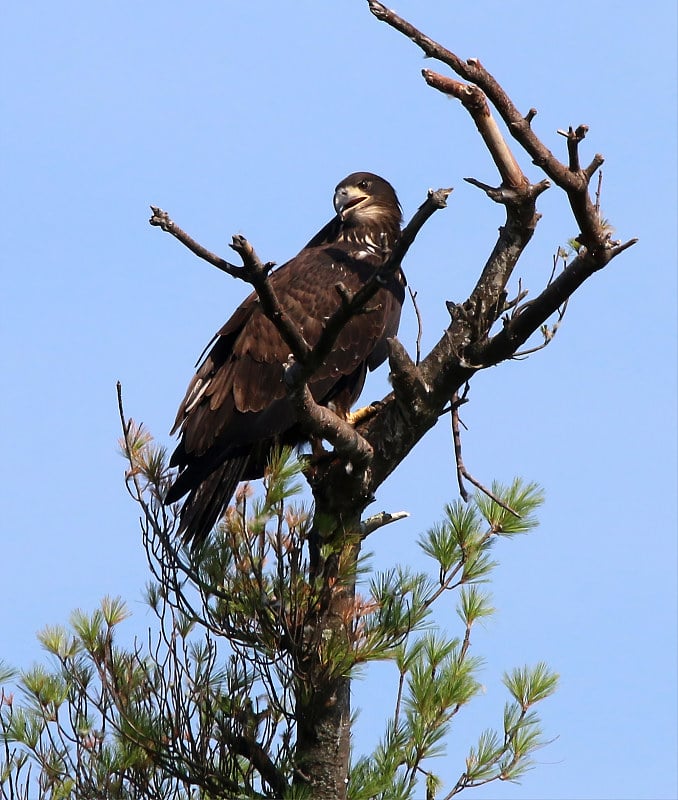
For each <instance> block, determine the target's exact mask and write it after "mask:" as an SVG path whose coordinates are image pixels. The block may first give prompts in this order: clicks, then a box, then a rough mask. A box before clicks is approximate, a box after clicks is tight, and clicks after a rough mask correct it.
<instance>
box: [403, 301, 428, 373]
mask: <svg viewBox="0 0 678 800" xmlns="http://www.w3.org/2000/svg"><path fill="white" fill-rule="evenodd" d="M407 291H408V292H409V293H410V299H411V300H412V306H413V307H414V313H415V315H416V317H417V344H416V353H417V355H416V358H415V360H414V363H415V364H416V365H417V366H419V362H420V361H421V337H422V334H423V332H424V325H423V322H422V318H421V312H420V311H419V306H418V305H417V293H416V292H413V291H412V287H411V286H408V287H407Z"/></svg>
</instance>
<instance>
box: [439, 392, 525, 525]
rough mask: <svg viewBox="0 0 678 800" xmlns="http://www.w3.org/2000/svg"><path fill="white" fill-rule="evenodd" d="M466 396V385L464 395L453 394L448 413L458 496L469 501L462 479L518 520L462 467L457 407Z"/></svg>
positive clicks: (503, 503)
mask: <svg viewBox="0 0 678 800" xmlns="http://www.w3.org/2000/svg"><path fill="white" fill-rule="evenodd" d="M467 394H468V384H467V385H466V390H465V391H464V394H463V395H462V396H461V397H459V395H458V393H457V392H455V394H454V396H453V397H452V409H451V411H450V417H451V420H452V441H453V443H454V460H455V464H456V467H457V483H458V485H459V494H460V496H461V499H462V500H463V501H464V502H465V503H468V501H469V493H468V492H467V491H466V487H465V486H464V479H466V480H467V481H468V482H469V483H472V484H473V485H474V486H475V487H476V489H479V490H480V491H481V492H482V493H483V494H485V495H487V496H488V497H489V498H490V500H492V501H494V502H495V503H496V504H497V505H498V506H501V507H502V508H503V509H505V510H506V511H508V512H510V513H511V514H513V516H514V517H518V518H520V514H519V513H518V512H517V511H514V509H512V508H511V506H509V505H508V504H507V503H505V502H504V501H503V500H502V499H501V498H500V497H497V495H496V494H494V492H492V491H490V489H488V488H487V486H484V485H483V484H482V483H481V482H480V481H479V480H477V479H476V478H474V477H473V475H471V473H470V472H469V471H468V470H467V469H466V467H465V465H464V460H463V458H462V455H461V432H460V430H459V423H460V420H459V406H461V405H462V404H463V403H466V402H468V401H467Z"/></svg>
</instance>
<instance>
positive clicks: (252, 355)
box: [165, 172, 404, 545]
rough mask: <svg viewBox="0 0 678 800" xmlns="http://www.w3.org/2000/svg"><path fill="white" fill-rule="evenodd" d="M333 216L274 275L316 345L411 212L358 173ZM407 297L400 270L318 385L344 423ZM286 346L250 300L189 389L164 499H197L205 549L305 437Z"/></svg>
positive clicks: (189, 519)
mask: <svg viewBox="0 0 678 800" xmlns="http://www.w3.org/2000/svg"><path fill="white" fill-rule="evenodd" d="M334 208H335V210H336V216H335V217H334V218H333V219H332V220H331V221H330V222H329V223H328V224H327V225H325V227H324V228H322V230H320V231H319V232H318V233H317V234H316V235H315V236H314V237H313V238H312V239H311V240H310V242H309V243H308V244H307V245H306V247H304V249H303V250H302V251H301V252H300V253H299V254H298V255H296V256H295V257H294V258H293V259H292V260H291V261H288V262H287V263H286V264H284V265H283V266H282V267H280V268H279V269H277V270H276V271H275V272H273V273H272V274H271V275H270V278H269V280H270V282H271V285H272V286H273V288H274V290H275V293H276V295H277V297H278V300H279V302H280V304H281V305H282V306H283V307H284V309H285V310H286V311H287V313H288V314H289V316H290V318H291V319H292V321H293V322H294V323H295V324H296V325H297V326H298V329H299V331H300V332H301V333H302V335H303V336H304V338H305V339H306V341H307V342H308V343H309V345H311V346H314V345H315V344H316V343H317V341H318V338H319V337H320V334H321V332H322V330H323V324H324V322H325V321H326V320H327V319H328V318H329V317H330V316H331V315H332V314H333V313H334V311H335V310H336V309H337V307H338V305H339V303H340V302H341V298H340V295H339V293H338V292H337V290H336V285H337V284H338V283H340V282H341V283H343V284H344V286H345V287H346V288H347V289H348V290H349V291H350V292H356V291H357V290H358V289H360V287H361V286H362V285H363V284H364V283H365V282H366V281H367V280H368V279H369V278H370V277H371V276H372V275H373V274H374V271H375V270H376V269H378V268H379V267H380V266H381V265H382V264H383V263H384V261H385V260H386V259H387V258H388V255H389V251H390V249H391V248H392V247H393V245H394V244H395V241H396V240H397V238H398V236H399V235H400V225H401V221H402V214H401V210H400V204H399V202H398V198H397V197H396V194H395V192H394V190H393V187H392V186H391V185H390V184H389V183H388V182H387V181H385V180H384V179H383V178H380V177H379V176H377V175H373V174H372V173H369V172H355V173H353V174H352V175H349V176H348V177H347V178H344V180H343V181H341V183H340V184H339V185H338V186H337V188H336V190H335V193H334ZM403 297H404V278H403V276H402V273H400V272H399V271H398V272H397V273H395V274H392V275H391V276H390V277H389V278H388V279H387V280H386V282H385V283H384V284H383V286H382V287H381V288H380V289H379V291H378V292H377V294H376V295H375V296H374V298H373V299H372V300H371V301H370V308H371V309H373V310H370V312H369V313H367V314H359V315H357V316H354V317H353V318H352V319H350V320H349V322H348V323H347V324H346V326H345V327H344V328H343V330H342V331H341V333H340V334H339V336H338V338H337V340H336V342H335V344H334V347H333V348H332V352H331V353H330V354H329V355H328V357H327V360H326V361H325V363H324V364H323V365H322V367H320V369H318V370H317V372H316V373H315V374H314V375H313V377H312V378H311V379H310V381H309V388H310V390H311V393H312V395H313V398H314V399H315V401H316V402H317V403H320V404H322V405H325V406H330V407H331V408H332V409H333V410H334V411H335V412H336V413H337V414H340V415H343V416H346V415H347V414H348V412H349V410H350V408H351V406H352V404H353V403H354V402H355V401H356V400H357V398H358V395H359V394H360V392H361V390H362V388H363V384H364V382H365V376H366V374H367V370H368V369H370V370H373V369H375V368H376V367H378V366H379V365H380V364H381V363H382V362H383V361H384V360H385V358H386V355H387V350H386V340H387V339H388V338H389V337H391V336H395V335H396V333H397V330H398V324H399V322H400V310H401V307H402V303H403ZM289 358H290V354H289V346H288V345H286V344H285V342H284V341H283V339H282V337H281V336H280V334H279V333H278V331H277V330H276V328H275V326H274V325H273V323H272V322H271V321H270V320H269V319H268V318H267V317H266V316H265V315H264V313H263V311H262V310H261V306H260V304H259V300H258V298H257V296H256V294H254V293H253V294H251V295H250V296H249V297H248V298H247V299H246V300H245V301H244V302H243V303H242V305H241V306H240V307H239V308H238V309H236V311H235V313H234V314H233V316H232V317H231V318H230V319H229V320H228V322H227V323H226V324H225V325H224V326H223V328H221V330H220V331H219V332H218V333H217V334H216V336H215V337H214V339H213V344H212V346H211V348H210V349H209V351H208V352H207V354H206V355H205V357H204V358H203V359H202V361H201V362H200V363H199V365H198V369H197V372H196V374H195V376H194V378H193V380H192V381H191V383H190V384H189V387H188V390H187V392H186V396H185V397H184V399H183V401H182V403H181V405H180V406H179V411H178V413H177V417H176V421H175V423H174V428H173V429H172V433H175V432H176V431H177V430H178V431H180V441H179V444H178V446H177V448H176V450H175V451H174V453H173V455H172V458H171V460H170V464H171V465H172V466H177V467H179V473H178V475H177V478H176V480H175V481H174V484H173V485H172V486H171V488H170V489H169V491H168V492H167V495H166V497H165V503H174V502H176V501H177V500H179V499H180V498H181V497H183V496H184V495H188V496H187V497H186V499H185V500H184V503H183V506H182V508H181V517H180V527H179V533H181V534H183V538H184V541H185V542H193V543H194V544H196V545H197V544H200V543H201V542H202V541H204V539H205V537H206V536H207V535H208V533H209V532H210V530H211V529H212V528H213V527H214V525H215V524H216V522H217V520H218V519H219V517H220V516H221V514H222V513H223V511H224V510H225V509H226V507H227V506H228V504H229V502H230V500H231V498H232V497H233V494H234V492H235V489H236V487H237V485H238V482H239V481H241V480H253V479H255V478H261V477H263V474H264V469H265V467H266V463H267V460H268V457H269V454H270V451H271V448H272V447H273V445H274V444H275V443H280V444H290V445H295V446H296V445H300V444H302V443H303V442H304V436H303V434H302V433H301V431H300V430H299V428H298V425H297V419H296V414H295V410H294V408H293V406H292V404H291V402H290V401H289V399H288V397H287V393H286V388H285V383H284V380H283V373H284V368H285V367H284V365H285V363H286V362H288V361H289Z"/></svg>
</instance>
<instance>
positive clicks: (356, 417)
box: [346, 400, 383, 428]
mask: <svg viewBox="0 0 678 800" xmlns="http://www.w3.org/2000/svg"><path fill="white" fill-rule="evenodd" d="M382 405H383V403H382V402H381V401H380V400H376V401H375V402H374V403H370V404H369V405H368V406H363V407H362V408H358V409H356V410H355V411H349V413H348V414H347V415H346V422H348V424H349V425H353V427H354V428H355V427H356V425H361V424H362V423H363V422H367V420H368V419H372V417H373V416H374V415H375V414H376V413H377V412H378V411H379V410H380V409H381V407H382Z"/></svg>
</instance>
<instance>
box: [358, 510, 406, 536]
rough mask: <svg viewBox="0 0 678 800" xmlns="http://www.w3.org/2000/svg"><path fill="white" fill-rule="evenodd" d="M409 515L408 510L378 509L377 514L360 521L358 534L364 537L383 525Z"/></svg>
mask: <svg viewBox="0 0 678 800" xmlns="http://www.w3.org/2000/svg"><path fill="white" fill-rule="evenodd" d="M409 516H410V512H409V511H394V512H389V511H380V512H379V513H378V514H374V515H373V516H371V517H368V518H367V519H366V520H363V522H361V523H360V535H361V536H362V538H363V539H365V538H367V537H368V536H369V535H370V534H371V533H373V532H374V531H376V530H378V529H379V528H383V527H384V525H390V524H391V523H392V522H398V520H401V519H405V518H406V517H409Z"/></svg>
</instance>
